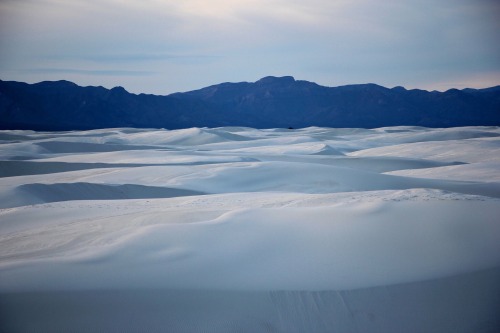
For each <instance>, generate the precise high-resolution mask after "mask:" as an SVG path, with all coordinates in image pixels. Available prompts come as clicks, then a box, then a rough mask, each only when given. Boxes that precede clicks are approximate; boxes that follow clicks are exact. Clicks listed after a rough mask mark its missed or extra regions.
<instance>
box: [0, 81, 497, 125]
mask: <svg viewBox="0 0 500 333" xmlns="http://www.w3.org/2000/svg"><path fill="white" fill-rule="evenodd" d="M398 125H412V126H426V127H455V126H473V125H477V126H479V125H483V126H498V125H500V86H496V87H492V88H486V89H471V88H467V89H462V90H458V89H450V90H448V91H445V92H438V91H426V90H419V89H412V90H407V89H405V88H403V87H395V88H392V89H389V88H385V87H382V86H379V85H376V84H357V85H346V86H339V87H325V86H321V85H318V84H316V83H313V82H308V81H303V80H295V79H294V78H293V77H291V76H285V77H272V76H269V77H265V78H262V79H260V80H258V81H256V82H240V83H221V84H217V85H213V86H209V87H206V88H202V89H199V90H194V91H189V92H183V93H174V94H170V95H166V96H158V95H148V94H132V93H129V92H127V91H126V90H125V89H124V88H122V87H115V88H112V89H106V88H104V87H100V86H99V87H93V86H89V87H81V86H78V85H76V84H75V83H72V82H69V81H44V82H40V83H35V84H27V83H23V82H15V81H1V80H0V129H32V130H76V129H80V130H82V129H96V128H111V127H138V128H167V129H178V128H188V127H220V126H249V127H254V128H276V127H278V128H290V127H292V128H300V127H308V126H323V127H363V128H374V127H382V126H398Z"/></svg>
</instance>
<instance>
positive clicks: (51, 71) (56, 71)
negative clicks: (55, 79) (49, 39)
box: [23, 68, 155, 76]
mask: <svg viewBox="0 0 500 333" xmlns="http://www.w3.org/2000/svg"><path fill="white" fill-rule="evenodd" d="M23 72H27V73H42V74H43V73H46V74H84V75H97V76H149V75H153V74H155V72H151V71H135V70H123V69H110V70H89V69H74V68H28V69H25V70H23Z"/></svg>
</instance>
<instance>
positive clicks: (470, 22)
mask: <svg viewBox="0 0 500 333" xmlns="http://www.w3.org/2000/svg"><path fill="white" fill-rule="evenodd" d="M499 8H500V5H499V3H498V1H494V0H437V1H436V0H433V1H431V0H398V1H395V0H389V1H384V2H373V1H371V0H354V1H352V0H350V1H347V0H267V1H266V0H238V1H236V0H211V1H202V0H184V1H173V0H85V1H84V0H72V1H63V0H36V1H35V0H16V1H13V0H8V1H1V2H0V75H7V74H8V75H9V76H10V77H12V78H15V77H14V76H15V75H16V74H15V73H21V71H23V70H27V69H40V70H39V72H38V73H37V75H38V76H37V77H40V76H42V72H41V71H42V70H44V69H76V70H77V71H87V73H89V74H83V73H84V72H81V73H79V74H82V75H86V76H91V74H90V73H94V74H93V75H94V76H99V79H102V77H103V76H105V75H106V74H105V73H107V72H109V75H110V76H112V77H118V76H119V78H117V79H116V85H122V86H127V82H129V83H128V84H129V85H135V86H137V89H144V90H145V91H152V90H155V89H156V88H155V87H154V85H158V84H160V85H162V89H164V87H166V86H168V87H171V88H170V89H172V90H173V91H177V90H182V89H195V88H199V87H200V85H203V84H212V83H217V82H222V81H230V80H235V81H244V80H256V79H258V78H259V77H260V76H265V75H294V76H296V77H297V78H300V79H307V80H311V81H317V82H319V83H322V84H325V85H336V84H345V83H362V82H376V83H381V84H387V85H406V86H410V85H415V84H425V85H426V86H428V85H429V84H430V82H432V81H434V82H446V81H449V80H448V78H450V77H452V76H453V77H456V78H458V77H463V78H466V77H472V76H474V75H477V74H478V73H489V72H498V71H500V43H499V42H498V30H499V28H500V24H499V23H498V22H499V20H498V17H500V9H499ZM122 69H125V71H122ZM127 71H129V72H130V75H125V73H126V72H127ZM26 73H27V72H25V75H27V74H26ZM32 73H33V74H35V73H34V72H32ZM45 73H47V75H48V74H49V72H48V71H46V72H45ZM97 73H101V74H97ZM113 73H123V74H124V75H113ZM134 73H136V74H134ZM137 73H142V74H141V75H146V73H158V74H157V76H158V77H162V78H163V81H161V80H160V79H156V77H157V76H155V75H151V76H147V75H146V76H145V77H149V78H150V83H149V84H148V82H146V81H142V82H141V83H140V86H139V84H138V83H137ZM56 74H57V71H52V72H51V74H50V75H56ZM58 74H59V75H61V76H65V75H68V76H69V74H75V75H76V74H77V73H76V72H73V73H71V72H69V71H60V72H59V73H58ZM129 76H130V78H129ZM152 76H155V79H154V80H153V79H152ZM23 77H26V76H23ZM62 78H66V79H67V77H62ZM78 78H79V79H80V78H81V76H78ZM99 79H96V80H99ZM190 82H191V83H190ZM488 82H490V81H488ZM96 83H99V82H96ZM181 84H182V86H178V85H181ZM162 91H163V90H162Z"/></svg>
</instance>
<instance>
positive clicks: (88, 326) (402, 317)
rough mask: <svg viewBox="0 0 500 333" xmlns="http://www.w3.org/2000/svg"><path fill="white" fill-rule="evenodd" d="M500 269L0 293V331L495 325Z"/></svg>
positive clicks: (494, 328) (457, 328)
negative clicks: (269, 285) (262, 286)
mask: <svg viewBox="0 0 500 333" xmlns="http://www.w3.org/2000/svg"><path fill="white" fill-rule="evenodd" d="M498 281H500V268H496V269H491V270H486V271H480V272H475V273H470V274H464V275H459V276H455V277H451V278H442V279H436V280H431V281H422V282H416V283H408V284H399V285H391V286H382V287H373V288H366V289H358V290H348V291H234V290H165V289H128V290H109V289H108V290H78V291H45V292H23V293H1V294H0V316H1V319H2V320H1V321H0V322H1V323H2V324H0V332H2V333H4V332H5V333H7V332H9V333H12V332H75V333H77V332H175V333H183V332H186V333H188V332H214V333H215V332H217V333H219V332H318V333H319V332H325V333H326V332H345V333H347V332H371V333H377V332H380V333H391V332H394V333H398V332H406V333H412V332H415V333H416V332H436V333H438V332H439V333H446V332H450V333H452V332H453V333H458V332H471V333H472V332H475V333H494V332H498V329H499V328H500V316H498V309H500V284H499V283H498Z"/></svg>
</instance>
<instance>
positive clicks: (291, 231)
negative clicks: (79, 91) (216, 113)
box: [0, 127, 500, 332]
mask: <svg viewBox="0 0 500 333" xmlns="http://www.w3.org/2000/svg"><path fill="white" fill-rule="evenodd" d="M0 139H1V140H2V141H1V143H0V158H1V161H0V176H1V178H0V318H1V320H0V332H3V331H6V332H22V331H40V332H52V331H73V332H94V331H107V332H141V331H150V332H165V331H167V332H332V331H340V332H402V331H404V332H472V331H474V332H495V331H496V330H497V329H498V327H500V321H499V319H498V318H499V316H498V309H499V308H500V282H499V281H500V222H499V221H500V219H499V216H500V199H499V198H500V176H499V174H500V170H499V167H500V164H499V163H500V157H499V156H500V155H499V154H498V152H499V150H500V129H499V128H496V127H463V128H450V129H430V128H420V127H387V128H379V129H333V128H319V127H311V128H305V129H298V130H285V129H266V130H257V129H252V128H243V127H241V128H240V127H226V128H224V127H223V128H213V129H209V128H193V129H186V130H173V131H167V130H141V129H103V130H93V131H76V132H61V133H57V132H51V133H48V132H43V133H41V132H32V131H2V132H0Z"/></svg>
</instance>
